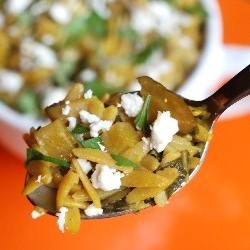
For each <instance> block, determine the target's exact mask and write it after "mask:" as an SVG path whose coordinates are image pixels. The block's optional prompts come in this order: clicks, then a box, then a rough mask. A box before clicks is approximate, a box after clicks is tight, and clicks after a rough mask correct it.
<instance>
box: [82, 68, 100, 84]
mask: <svg viewBox="0 0 250 250" xmlns="http://www.w3.org/2000/svg"><path fill="white" fill-rule="evenodd" d="M79 77H80V79H81V81H83V82H91V81H93V80H95V78H96V72H95V71H94V70H93V69H90V68H87V69H84V70H82V71H81V72H80V75H79Z"/></svg>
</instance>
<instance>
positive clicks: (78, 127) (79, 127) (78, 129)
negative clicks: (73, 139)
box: [71, 125, 89, 135]
mask: <svg viewBox="0 0 250 250" xmlns="http://www.w3.org/2000/svg"><path fill="white" fill-rule="evenodd" d="M88 132H89V128H87V127H84V126H82V125H76V127H75V128H74V129H73V130H72V131H71V133H72V134H78V135H79V134H86V133H88Z"/></svg>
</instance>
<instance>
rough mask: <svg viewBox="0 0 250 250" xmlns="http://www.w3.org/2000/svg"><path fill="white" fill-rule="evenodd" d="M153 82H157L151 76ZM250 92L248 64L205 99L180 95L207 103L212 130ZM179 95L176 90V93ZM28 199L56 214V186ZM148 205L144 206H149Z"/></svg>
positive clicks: (194, 103)
mask: <svg viewBox="0 0 250 250" xmlns="http://www.w3.org/2000/svg"><path fill="white" fill-rule="evenodd" d="M148 79H149V78H148V77H140V78H138V80H139V82H140V83H142V84H143V82H145V81H147V80H148ZM150 82H151V83H152V82H154V81H153V80H152V79H150ZM151 87H152V88H159V90H160V91H162V92H163V93H164V91H168V90H166V89H165V87H164V86H163V85H161V84H160V83H157V82H154V84H153V85H152V86H151ZM249 94H250V65H248V66H247V67H246V68H245V69H243V70H242V71H241V72H240V73H238V74H237V75H236V76H234V77H233V78H232V79H231V80H229V81H228V82H227V83H226V84H225V85H223V86H222V87H221V88H220V89H219V90H217V91H216V92H215V93H214V94H213V95H211V96H210V97H208V98H206V99H205V100H202V101H194V100H189V99H186V98H183V97H181V98H182V99H183V100H184V101H185V102H186V103H187V104H188V105H190V106H193V107H200V106H206V109H207V111H208V112H209V114H210V116H209V118H208V125H209V127H210V129H209V130H210V133H212V131H213V128H214V124H215V123H216V121H217V119H218V117H219V116H220V115H221V114H222V113H223V112H224V111H225V110H226V109H227V108H228V107H230V106H231V105H233V104H234V103H236V102H237V101H239V100H240V99H242V98H244V97H246V96H247V95H249ZM174 95H176V94H174ZM208 146H209V141H208V142H206V144H205V146H204V150H203V151H202V155H201V158H200V164H199V165H198V166H197V167H196V168H195V169H194V170H193V171H192V173H191V174H190V175H189V179H188V181H186V182H184V183H183V185H181V187H180V188H179V189H178V190H176V191H175V192H174V193H176V192H177V191H179V190H180V189H182V188H183V187H184V186H185V185H186V184H187V183H188V182H189V181H190V180H192V179H193V178H194V177H195V176H196V174H197V173H198V171H199V169H200V167H201V165H202V163H203V161H204V159H205V157H206V153H207V150H208ZM28 179H29V175H28V174H27V176H26V181H25V182H27V180H28ZM28 199H29V201H30V202H31V203H32V204H33V205H35V206H40V207H43V208H44V209H45V210H46V211H47V213H49V214H51V215H55V214H56V212H57V210H56V190H55V189H52V188H49V187H47V186H45V185H43V186H41V187H40V188H38V189H36V190H35V191H34V192H32V193H31V194H29V195H28ZM153 205H155V203H154V202H151V203H147V205H146V207H149V206H153ZM146 207H145V208H146ZM136 211H137V210H136V209H120V210H117V211H108V212H105V213H104V214H102V215H99V216H94V217H88V216H86V215H85V214H84V213H82V214H81V219H102V218H110V217H115V216H121V215H125V214H129V213H133V212H136Z"/></svg>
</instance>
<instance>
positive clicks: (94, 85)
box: [84, 79, 123, 98]
mask: <svg viewBox="0 0 250 250" xmlns="http://www.w3.org/2000/svg"><path fill="white" fill-rule="evenodd" d="M89 89H91V90H92V92H93V95H94V96H96V97H98V98H101V97H102V96H103V95H104V94H105V93H110V94H113V93H116V92H122V91H123V90H122V89H121V88H117V87H113V88H112V87H109V86H108V85H107V83H105V82H102V81H101V80H99V79H95V80H93V81H89V82H87V83H86V84H85V85H84V90H85V91H88V90H89Z"/></svg>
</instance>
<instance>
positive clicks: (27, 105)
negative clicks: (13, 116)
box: [15, 89, 39, 114]
mask: <svg viewBox="0 0 250 250" xmlns="http://www.w3.org/2000/svg"><path fill="white" fill-rule="evenodd" d="M15 106H16V108H17V110H19V111H20V112H23V113H32V114H34V113H35V114H38V112H39V105H38V101H37V97H36V93H35V91H34V90H32V89H26V90H24V91H23V92H22V93H21V94H20V95H19V96H18V98H17V100H16V103H15Z"/></svg>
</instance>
